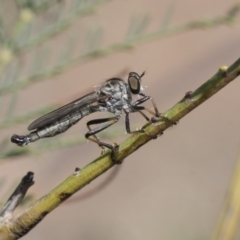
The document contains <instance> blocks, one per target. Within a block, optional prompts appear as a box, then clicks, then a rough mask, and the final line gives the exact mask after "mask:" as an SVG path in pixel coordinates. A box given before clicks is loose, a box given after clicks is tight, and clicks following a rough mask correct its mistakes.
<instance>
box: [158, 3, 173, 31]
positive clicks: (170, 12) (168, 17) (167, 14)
mask: <svg viewBox="0 0 240 240" xmlns="http://www.w3.org/2000/svg"><path fill="white" fill-rule="evenodd" d="M174 12H175V3H171V4H169V5H168V8H167V10H166V11H165V14H164V16H163V20H162V23H161V28H160V29H162V30H164V29H166V28H168V27H169V25H170V21H171V20H172V18H173V15H174Z"/></svg>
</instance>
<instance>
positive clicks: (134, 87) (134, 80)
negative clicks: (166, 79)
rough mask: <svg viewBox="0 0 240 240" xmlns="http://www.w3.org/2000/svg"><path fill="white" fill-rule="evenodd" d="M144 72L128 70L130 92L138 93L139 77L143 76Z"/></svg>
mask: <svg viewBox="0 0 240 240" xmlns="http://www.w3.org/2000/svg"><path fill="white" fill-rule="evenodd" d="M144 74H145V72H143V73H142V74H141V75H138V74H137V73H135V72H130V73H129V75H128V86H129V88H130V91H131V93H132V94H139V93H140V91H141V88H142V86H141V78H142V77H143V76H144Z"/></svg>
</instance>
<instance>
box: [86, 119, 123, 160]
mask: <svg viewBox="0 0 240 240" xmlns="http://www.w3.org/2000/svg"><path fill="white" fill-rule="evenodd" d="M118 120H119V116H116V117H111V118H101V119H94V120H90V121H88V122H87V127H88V129H89V131H88V132H87V133H86V134H85V137H86V138H87V139H88V140H90V141H92V142H95V143H97V144H98V146H99V147H100V148H101V149H102V152H104V150H105V147H106V148H108V149H111V150H112V160H113V162H114V163H118V162H117V161H115V159H114V152H116V150H117V149H118V145H117V144H113V145H112V144H108V143H105V142H102V141H100V140H99V139H98V137H97V136H96V135H95V134H97V133H99V132H101V131H102V130H104V129H106V128H108V127H110V126H111V125H113V124H115V123H116V122H118ZM105 122H108V123H106V124H104V125H102V126H99V127H96V128H93V129H91V127H90V126H91V125H95V124H101V123H105Z"/></svg>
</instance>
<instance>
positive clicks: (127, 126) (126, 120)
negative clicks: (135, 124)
mask: <svg viewBox="0 0 240 240" xmlns="http://www.w3.org/2000/svg"><path fill="white" fill-rule="evenodd" d="M138 112H139V113H140V114H141V115H142V116H143V117H144V118H145V119H146V120H147V121H148V122H150V123H151V122H152V121H151V120H150V119H149V117H148V116H147V115H146V114H144V113H143V112H142V111H141V110H139V111H138ZM125 114H126V115H125V127H126V131H127V133H129V134H134V133H145V134H147V135H148V136H149V137H150V138H152V139H156V138H157V136H152V135H150V134H149V133H147V132H146V131H145V130H144V129H142V128H141V129H140V130H136V131H131V129H130V119H129V113H128V112H125Z"/></svg>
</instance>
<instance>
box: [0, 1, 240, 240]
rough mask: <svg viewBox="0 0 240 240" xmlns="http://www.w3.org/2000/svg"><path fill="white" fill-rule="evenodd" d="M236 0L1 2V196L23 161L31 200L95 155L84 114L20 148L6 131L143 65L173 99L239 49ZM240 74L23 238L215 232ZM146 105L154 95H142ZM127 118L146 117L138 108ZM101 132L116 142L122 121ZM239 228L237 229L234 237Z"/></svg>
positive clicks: (167, 101) (162, 102) (233, 143)
mask: <svg viewBox="0 0 240 240" xmlns="http://www.w3.org/2000/svg"><path fill="white" fill-rule="evenodd" d="M236 4H239V2H237V1H236V0H229V1H226V0H209V1H202V0H196V1H190V0H179V1H177V0H175V1H167V0H163V1H157V0H124V1H115V0H65V1H64V0H41V1H30V0H9V1H1V2H0V117H1V119H0V131H1V132H0V157H1V170H0V196H1V203H2V204H3V203H4V201H5V200H6V199H7V198H8V197H9V195H10V193H11V192H12V190H13V189H14V187H15V186H16V184H17V183H18V182H19V181H20V179H21V178H22V176H23V175H25V174H26V173H27V172H28V171H33V172H34V173H35V181H36V182H35V184H34V185H33V187H31V188H30V190H29V191H28V197H27V198H28V201H27V203H26V205H24V206H22V207H19V208H18V210H17V211H16V213H15V214H18V213H21V212H22V211H24V208H26V207H27V205H29V204H30V203H31V202H33V201H35V200H37V199H38V198H40V197H41V196H43V195H45V194H47V193H48V192H49V191H50V190H52V189H53V188H54V187H55V186H57V185H58V184H59V183H61V182H62V181H63V180H64V179H65V178H66V177H68V176H69V175H70V174H72V173H73V171H74V169H75V167H80V168H82V167H84V166H85V165H86V164H88V163H89V162H91V161H93V160H94V159H95V158H96V157H98V156H99V154H100V151H99V148H98V147H97V146H96V145H95V144H93V143H87V141H86V139H85V138H84V134H85V133H86V132H87V128H86V122H87V121H88V120H90V119H94V118H97V117H106V116H109V114H107V113H105V114H104V113H101V114H100V113H98V114H92V115H90V116H88V117H86V118H84V119H83V120H81V121H80V122H79V123H78V124H77V125H75V126H74V127H72V128H71V129H70V130H69V131H67V132H66V133H64V134H61V135H59V136H56V137H54V138H52V139H43V140H40V141H38V142H36V143H33V144H31V145H29V146H27V147H25V148H20V147H17V146H15V145H13V144H12V143H11V142H10V137H11V135H12V134H14V133H16V134H20V135H21V134H27V133H28V131H27V127H28V125H29V124H30V123H31V122H32V121H33V120H35V119H36V118H38V117H40V116H42V115H43V114H45V113H47V112H49V111H50V110H53V109H54V108H56V107H59V106H61V105H63V104H66V103H68V102H70V101H72V100H74V99H76V98H79V97H81V96H83V95H85V94H87V93H88V92H91V91H93V90H94V88H93V87H94V86H96V85H98V84H101V82H103V81H105V80H106V79H108V78H111V77H121V78H123V79H125V80H126V79H127V75H128V73H129V72H130V71H135V72H137V73H139V74H140V73H142V72H143V71H146V75H145V76H144V77H143V79H142V81H143V85H145V86H146V87H145V93H146V94H149V95H151V96H153V97H154V98H155V101H156V103H157V106H158V108H159V111H160V112H163V111H166V110H167V109H169V108H170V107H172V106H173V105H174V104H175V103H176V102H177V101H179V100H180V99H182V98H183V96H184V94H185V93H186V92H187V91H190V90H195V89H196V88H197V87H199V86H200V85H201V84H202V83H204V82H205V81H206V80H208V79H209V78H210V77H211V76H212V75H213V74H214V73H215V72H216V71H217V70H218V68H219V67H220V66H222V65H230V64H232V63H233V62H234V61H235V60H237V59H238V58H239V43H240V41H239V39H240V17H239V16H238V15H237V14H238V12H237V11H238V8H237V7H235V6H236ZM239 87H240V81H239V80H236V81H234V82H233V83H231V84H230V85H229V86H227V87H226V88H224V89H223V90H221V91H220V92H219V93H217V94H216V95H215V96H213V97H212V98H211V99H209V100H208V101H207V102H205V103H204V104H203V105H201V106H200V107H198V108H197V109H195V110H194V111H193V112H191V113H190V114H189V115H187V116H186V117H184V118H183V119H182V120H181V121H180V122H179V124H178V125H177V126H174V127H172V128H170V129H168V130H167V131H166V132H165V133H164V135H163V136H161V137H160V138H158V139H157V140H155V141H151V142H149V143H148V144H147V145H145V146H143V147H142V148H140V149H139V150H138V151H137V152H135V153H134V154H132V155H131V156H129V157H128V158H127V159H126V160H125V162H124V163H123V164H122V165H121V166H115V167H114V168H113V169H111V170H110V171H108V172H107V173H105V174H104V175H102V176H101V177H99V178H98V179H96V180H95V181H94V182H92V183H91V184H90V185H88V186H86V187H85V188H84V189H82V190H81V191H80V192H78V193H77V194H75V195H74V196H72V197H71V198H70V199H69V200H67V201H66V202H65V203H64V204H62V205H61V206H60V207H58V208H57V209H56V210H54V211H53V212H52V213H50V214H49V215H48V216H47V217H46V218H45V219H44V220H43V221H42V222H41V223H40V224H39V225H37V227H36V228H35V229H34V230H32V231H31V232H30V233H29V234H28V235H27V236H25V237H24V239H26V240H27V239H35V240H38V239H59V240H65V239H104V240H107V239H111V240H112V239H114V240H117V239H125V240H134V239H138V240H145V239H165V240H179V239H184V240H187V239H195V240H201V239H209V238H210V237H211V235H212V233H213V231H214V229H215V227H216V224H217V221H218V218H219V216H220V212H221V209H222V207H223V205H224V201H225V199H226V194H227V192H228V185H229V183H230V181H231V176H232V174H233V172H234V168H235V165H236V163H237V158H238V155H239V146H240V145H239V144H240V136H239V131H238V130H239V122H240V111H238V109H239V100H240V96H239ZM146 105H147V106H150V104H149V103H148V104H146ZM131 122H132V128H133V129H134V128H137V127H141V126H142V125H143V124H145V120H144V119H143V118H141V116H140V115H139V114H132V115H131ZM100 136H101V139H104V140H105V141H106V142H117V143H120V142H121V141H123V140H124V139H126V138H127V137H128V136H127V135H126V134H125V129H124V122H123V120H121V121H120V122H119V123H118V124H116V125H114V126H113V127H111V128H109V129H107V130H106V131H104V132H103V133H102V134H101V135H100ZM236 239H237V238H236ZM238 239H240V238H238Z"/></svg>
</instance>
